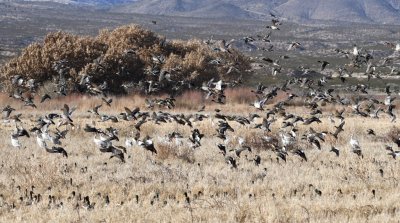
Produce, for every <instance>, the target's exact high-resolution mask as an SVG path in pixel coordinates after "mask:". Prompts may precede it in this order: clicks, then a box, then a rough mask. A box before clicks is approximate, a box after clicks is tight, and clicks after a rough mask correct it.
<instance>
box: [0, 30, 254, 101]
mask: <svg viewBox="0 0 400 223" xmlns="http://www.w3.org/2000/svg"><path fill="white" fill-rule="evenodd" d="M156 57H158V58H159V59H160V61H157V60H155V58H156ZM216 59H217V60H220V61H221V64H215V63H210V61H212V60H216ZM60 61H62V63H63V67H65V68H66V69H64V70H66V71H65V72H64V75H65V76H66V77H65V79H66V80H67V81H68V86H70V88H69V89H68V90H69V91H76V88H74V86H76V85H77V84H78V83H79V81H80V80H81V78H82V76H84V75H89V76H92V82H93V83H94V84H101V83H103V82H104V81H106V82H107V83H108V87H109V88H108V90H109V91H110V92H111V93H116V94H120V93H125V91H124V88H121V85H122V84H126V83H138V82H139V81H142V82H143V81H146V80H154V81H158V80H159V76H158V75H157V73H158V72H156V71H162V72H165V71H167V72H169V73H170V74H171V79H172V80H174V81H182V80H184V81H188V82H191V83H193V84H195V85H200V84H201V83H202V82H203V81H205V80H209V79H210V78H213V77H214V78H216V79H224V80H229V79H234V78H237V77H238V76H239V75H242V74H244V73H245V71H246V70H247V69H249V61H248V59H247V58H246V57H245V56H243V55H242V54H240V53H239V52H238V51H236V50H234V49H231V50H229V52H222V51H217V50H214V49H213V48H212V47H210V46H209V45H207V44H204V43H203V42H201V41H199V40H189V41H179V40H174V41H166V40H165V38H163V37H161V36H158V35H156V34H155V33H153V32H151V31H149V30H145V29H143V28H141V27H140V26H138V25H127V26H122V27H119V28H116V29H115V30H112V31H110V30H102V31H100V33H99V35H98V36H96V37H90V36H77V35H72V34H69V33H65V32H56V33H50V34H48V35H47V36H46V37H45V38H44V40H43V42H42V43H33V44H31V45H30V46H28V47H27V48H25V49H24V50H23V51H22V53H21V55H20V56H19V57H16V58H13V59H11V60H10V61H9V62H8V63H7V64H5V65H4V66H3V67H2V68H1V70H0V73H1V76H0V78H1V82H2V83H3V87H4V90H7V91H12V90H13V88H14V86H12V84H11V79H12V77H13V76H15V75H21V76H22V77H23V78H24V79H26V80H28V79H34V80H35V81H36V82H38V83H40V84H42V85H43V84H45V83H46V82H49V81H53V82H54V80H55V79H56V78H57V77H58V76H59V71H58V72H57V69H55V68H54V67H55V64H57V63H58V62H60ZM232 66H234V67H236V68H237V69H234V72H228V73H227V71H228V70H229V69H230V68H231V67H232ZM231 70H232V69H231ZM173 83H174V82H169V81H167V82H163V83H159V85H160V88H161V91H162V92H168V90H169V89H171V85H172V84H173Z"/></svg>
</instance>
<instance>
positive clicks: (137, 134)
mask: <svg viewBox="0 0 400 223" xmlns="http://www.w3.org/2000/svg"><path fill="white" fill-rule="evenodd" d="M272 16H273V19H272V23H271V24H270V25H268V26H266V29H267V30H269V33H268V34H266V35H259V36H258V37H259V38H260V40H262V41H264V42H269V43H270V42H271V40H270V36H271V32H270V31H279V30H280V26H281V25H282V23H281V22H280V21H279V19H278V18H277V17H276V16H275V15H272ZM254 41H256V38H253V37H245V38H244V42H245V43H246V44H251V43H252V42H254ZM207 44H209V45H210V47H211V48H212V49H213V50H217V51H223V52H226V53H229V47H230V46H229V43H228V44H227V43H226V42H225V41H223V42H222V44H221V43H218V44H217V43H215V42H213V41H212V40H209V41H207ZM387 45H388V46H390V47H393V49H394V54H393V56H392V57H390V58H385V59H384V63H383V64H382V63H381V65H380V66H389V65H388V64H391V63H393V61H395V60H396V59H398V56H397V54H396V52H399V51H400V46H399V44H392V43H387ZM299 47H301V43H299V42H293V43H290V46H289V48H288V51H291V50H295V49H297V48H299ZM271 49H272V48H270V49H269V50H268V51H271ZM262 50H263V49H262ZM336 51H337V52H338V53H339V54H342V55H345V56H346V57H347V58H349V60H350V64H351V66H353V67H359V68H361V67H364V66H365V67H367V70H366V72H365V74H366V75H367V76H368V80H367V81H369V80H370V78H381V76H382V74H381V73H379V72H377V69H376V68H377V66H378V65H375V64H374V62H373V55H372V54H371V53H370V52H364V53H363V52H361V50H358V49H357V47H354V49H353V51H352V52H350V51H345V50H336ZM262 60H263V61H264V62H266V63H267V64H270V65H271V66H272V67H273V68H274V75H276V74H277V73H279V72H281V65H280V64H279V61H277V60H272V59H270V58H262ZM210 62H212V61H210ZM318 63H320V71H321V72H323V71H324V70H325V69H326V68H327V67H328V66H330V63H329V62H328V61H323V60H320V61H318ZM54 69H56V70H57V71H58V73H59V74H60V77H59V78H58V79H57V81H56V83H55V85H56V86H57V90H56V91H54V92H53V93H55V94H57V95H59V96H64V95H67V87H66V78H65V76H64V75H65V70H67V68H66V67H64V65H63V63H56V64H55V65H54ZM307 72H309V69H306V68H304V73H307ZM338 72H339V76H338V77H337V78H338V79H340V81H341V82H342V83H346V78H347V77H348V76H351V74H349V72H348V71H347V70H346V69H345V68H344V67H339V68H338ZM346 74H347V76H346ZM334 78H335V77H332V76H329V75H324V76H323V77H322V78H320V79H319V80H314V79H312V78H307V77H294V78H290V79H288V80H286V81H284V82H283V83H281V84H279V85H275V86H265V85H263V84H261V83H260V84H258V85H257V86H256V87H255V88H254V89H252V90H251V92H252V93H253V94H254V97H255V98H256V100H255V101H254V102H253V103H251V104H249V111H250V112H249V114H245V115H238V114H236V115H230V114H226V113H224V112H223V111H222V110H221V109H222V107H221V109H215V111H206V105H204V106H201V107H200V108H199V109H198V111H196V112H194V113H186V114H183V113H181V114H174V113H172V112H167V111H165V110H168V109H173V108H174V107H175V100H176V99H175V98H174V97H173V96H171V97H166V98H156V99H154V98H152V99H150V98H148V99H146V101H145V102H146V104H145V107H146V109H145V110H143V109H140V108H139V107H135V108H128V107H125V108H124V110H123V111H120V112H119V114H118V115H112V114H106V113H103V112H101V109H102V107H103V106H108V107H112V106H113V100H112V98H109V97H108V96H107V93H106V92H107V83H106V82H105V83H103V84H101V85H96V84H94V83H92V81H91V77H90V76H83V77H82V81H81V82H80V86H79V89H80V90H81V91H83V92H86V93H89V94H94V95H98V96H99V97H100V98H101V103H100V104H98V105H96V106H94V107H93V108H91V109H90V110H88V111H87V112H88V113H90V114H91V115H92V117H94V119H92V120H91V121H93V122H94V121H95V120H97V122H102V123H111V124H112V123H117V122H126V123H129V124H132V123H133V126H134V129H132V131H129V132H131V135H127V136H125V143H124V144H123V143H119V142H120V137H121V136H120V135H119V130H118V129H117V128H115V127H108V128H105V129H101V128H96V127H95V125H93V124H91V125H90V124H86V125H85V127H84V128H83V130H84V131H85V132H87V133H89V134H92V136H93V138H92V141H93V144H94V145H95V146H96V147H97V148H98V149H99V150H98V151H99V152H100V153H108V154H110V159H111V158H116V159H118V160H120V161H121V162H122V163H124V162H126V157H125V156H126V155H125V154H126V153H127V151H129V149H130V148H132V147H135V146H137V147H141V148H143V149H144V151H146V152H148V153H150V154H152V155H154V156H156V155H157V153H158V150H157V143H156V142H157V141H159V142H160V143H172V144H174V145H175V146H188V147H191V148H193V149H201V147H202V143H203V142H204V140H218V141H217V143H216V144H215V152H216V153H217V154H218V153H220V154H222V156H224V157H225V161H226V162H227V163H228V164H229V165H231V167H232V168H238V166H239V165H240V162H248V161H251V162H254V164H255V165H257V166H258V165H260V163H261V162H262V157H260V155H259V154H254V155H253V157H254V158H251V159H241V154H242V153H243V152H244V151H248V152H249V153H254V151H256V150H255V149H254V148H252V145H251V142H248V141H247V140H246V139H244V138H242V137H240V136H235V128H233V127H232V126H233V124H232V123H238V124H239V125H240V126H244V127H246V128H252V129H256V130H257V131H260V132H261V133H262V135H263V137H262V139H261V140H263V141H264V143H265V144H264V145H266V148H265V149H269V150H271V151H272V152H273V153H275V154H276V157H277V160H278V161H279V160H283V161H285V162H286V160H287V157H288V156H289V154H293V155H296V156H299V157H300V158H301V159H302V160H304V161H307V155H306V153H307V150H306V149H305V148H302V147H301V146H300V143H299V142H304V143H306V144H307V145H308V147H309V148H315V149H318V150H321V149H323V144H324V143H326V142H325V139H326V138H327V137H329V136H330V137H333V138H335V139H338V138H339V137H341V135H342V133H343V132H344V127H345V124H346V115H349V114H350V115H353V116H359V117H360V118H361V119H372V120H376V122H381V121H383V119H385V117H387V119H388V120H389V121H390V122H391V123H396V111H395V108H396V105H395V102H396V96H395V94H397V93H398V92H393V90H392V89H391V86H390V85H386V88H385V94H386V96H385V97H384V99H381V97H380V96H374V95H370V94H369V91H370V89H369V86H368V85H367V84H363V83H361V81H360V83H357V84H354V85H351V84H348V85H347V87H345V89H343V90H340V89H335V88H330V86H329V82H330V81H331V80H332V79H334ZM168 79H169V81H174V80H173V74H169V76H168ZM175 82H176V85H180V86H182V85H184V83H180V81H175ZM11 84H12V86H13V88H14V89H15V90H14V92H13V93H12V94H10V97H11V98H14V99H16V100H17V101H21V102H22V103H24V106H28V107H32V108H33V109H36V108H37V107H38V106H37V105H36V103H37V102H35V98H34V95H35V93H36V88H37V86H38V84H37V83H35V80H33V79H30V80H25V79H24V78H23V77H22V76H19V75H18V76H14V77H13V78H12V79H11ZM240 84H242V79H241V78H239V79H237V80H234V81H229V82H228V81H223V80H219V81H216V80H214V79H211V80H210V81H208V82H205V83H203V85H202V86H195V87H197V88H198V89H200V90H201V91H202V92H204V95H205V98H206V99H207V100H209V102H210V103H215V104H220V105H223V104H225V103H226V102H227V95H226V94H225V92H226V89H227V88H234V87H235V86H238V85H240ZM145 88H146V89H147V90H146V93H152V92H157V90H156V89H155V88H157V84H156V81H154V82H147V85H146V86H145ZM295 92H300V93H295ZM343 92H345V93H346V94H342V93H343ZM51 94H52V93H47V94H44V95H42V96H40V98H39V100H38V102H39V103H40V104H43V103H46V102H47V101H49V100H54V99H53V97H54V96H50V95H51ZM278 95H286V96H285V99H283V100H276V99H277V96H278ZM351 95H353V96H352V97H350V96H351ZM55 100H56V99H55ZM296 100H298V101H301V102H302V103H303V104H304V108H305V109H306V111H307V112H306V114H305V115H303V116H301V115H299V114H295V113H291V112H290V111H289V110H290V109H289V108H290V107H289V106H291V105H292V103H293V102H294V101H296ZM324 104H332V105H334V106H335V107H336V108H340V109H338V110H336V111H335V112H334V113H332V114H329V113H328V112H324V107H323V105H324ZM157 108H158V111H157V112H156V111H154V110H156V109H157ZM75 110H76V107H70V106H69V105H67V104H65V105H64V106H63V107H62V108H61V109H60V112H56V113H48V114H44V115H42V116H40V117H39V118H38V119H37V121H36V124H35V125H34V126H31V128H30V129H28V130H27V129H25V128H24V126H23V124H22V121H21V119H22V115H21V113H18V114H15V113H16V112H17V111H16V109H15V108H13V107H11V106H10V105H6V106H5V107H4V108H3V109H2V112H3V122H4V123H8V124H10V125H13V126H14V127H15V128H14V131H13V132H12V133H11V136H10V138H11V145H12V146H13V147H15V148H20V149H22V148H24V147H25V146H24V145H22V143H21V141H20V138H21V137H27V138H30V137H31V135H32V134H33V135H35V137H36V143H37V145H38V147H39V148H41V149H44V150H45V151H47V152H48V153H56V154H61V155H62V156H64V157H66V158H68V152H67V150H66V149H65V148H63V147H62V145H63V141H64V140H66V139H67V136H68V133H69V131H70V129H71V128H74V127H76V126H75V124H74V123H75V122H74V120H73V119H74V112H75ZM383 114H384V115H383ZM322 117H328V118H329V120H330V121H331V122H332V124H331V125H333V126H332V127H333V128H334V129H335V131H333V132H332V131H329V130H328V129H327V130H326V131H316V130H314V129H313V128H312V127H309V129H308V131H306V132H305V133H304V134H302V135H299V134H298V131H299V126H301V125H303V126H308V125H311V124H313V123H317V124H319V123H322V120H321V119H322ZM204 121H211V122H212V123H213V125H215V126H216V130H215V133H208V132H207V133H205V132H203V133H202V132H201V131H200V129H199V128H196V125H197V123H199V122H204ZM146 123H153V124H154V125H162V124H165V123H177V124H178V125H182V126H187V128H188V129H190V132H191V134H190V135H189V136H185V134H184V133H182V132H171V133H169V134H167V135H166V136H165V137H161V136H149V135H146V136H144V137H143V136H142V134H141V128H142V126H143V125H145V124H146ZM274 123H275V124H276V125H277V126H278V127H279V129H280V130H279V131H277V132H276V131H272V128H271V126H272V125H273V124H274ZM64 127H65V129H64V130H61V129H62V128H64ZM399 132H400V131H399ZM365 133H366V134H368V135H371V136H375V135H376V133H375V131H374V130H373V129H365ZM154 137H157V138H155V139H154ZM233 139H238V146H237V147H236V148H229V143H230V142H231V141H232V140H233ZM391 140H392V141H393V143H394V144H387V145H385V146H384V147H385V149H386V150H387V151H388V155H390V156H392V157H393V158H396V157H398V156H400V151H398V150H395V149H394V146H397V148H399V147H400V134H397V135H396V134H394V135H392V136H391ZM349 145H350V147H351V151H352V152H353V153H355V154H356V155H357V156H359V157H363V151H362V146H361V145H360V143H359V141H358V140H357V138H356V137H355V136H354V134H352V136H351V139H350V141H349ZM329 147H330V151H331V152H333V153H334V154H335V155H336V156H340V149H338V146H336V145H330V146H329ZM89 203H90V202H89Z"/></svg>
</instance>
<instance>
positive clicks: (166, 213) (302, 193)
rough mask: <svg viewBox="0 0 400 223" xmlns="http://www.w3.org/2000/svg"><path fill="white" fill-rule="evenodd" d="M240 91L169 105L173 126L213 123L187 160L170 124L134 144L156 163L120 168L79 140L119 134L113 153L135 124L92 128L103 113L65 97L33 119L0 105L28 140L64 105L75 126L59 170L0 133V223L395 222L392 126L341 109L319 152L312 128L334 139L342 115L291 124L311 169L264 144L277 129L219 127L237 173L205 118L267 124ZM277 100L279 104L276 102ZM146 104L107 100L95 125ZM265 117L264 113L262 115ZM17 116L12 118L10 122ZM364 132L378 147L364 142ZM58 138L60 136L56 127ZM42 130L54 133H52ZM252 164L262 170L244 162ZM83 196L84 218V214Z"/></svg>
mask: <svg viewBox="0 0 400 223" xmlns="http://www.w3.org/2000/svg"><path fill="white" fill-rule="evenodd" d="M248 92H249V89H237V90H228V91H227V92H226V95H227V103H226V104H225V105H216V104H211V103H210V102H205V101H204V99H203V96H202V95H201V94H200V93H197V92H189V93H186V94H184V95H183V96H180V97H178V98H177V101H176V107H175V108H173V109H171V110H168V111H167V112H170V113H172V114H180V113H184V114H190V113H196V112H197V110H198V108H199V107H201V105H203V104H206V109H205V111H204V112H202V114H207V115H209V116H210V118H206V119H204V120H203V121H198V122H194V123H193V128H198V129H199V130H200V132H201V133H203V134H205V136H204V138H203V139H202V140H201V146H200V147H198V148H195V149H193V148H191V143H190V142H189V139H188V138H189V136H190V134H191V130H192V129H191V128H190V127H189V126H182V125H178V124H177V123H175V122H171V123H165V124H155V123H154V122H153V121H149V122H147V123H145V124H144V125H143V126H142V127H141V136H142V137H144V136H146V135H149V136H151V137H152V138H153V141H154V145H155V148H156V149H157V151H158V153H157V155H152V154H151V153H150V152H149V151H146V150H145V149H144V148H142V147H140V146H138V145H134V146H133V147H131V148H127V151H126V154H125V161H126V162H125V163H122V162H121V161H119V160H118V159H115V158H113V159H110V155H109V154H107V153H101V152H100V151H99V149H98V147H97V146H96V145H95V144H94V142H93V137H94V135H93V134H92V133H87V132H85V131H83V127H84V126H85V125H86V124H90V125H94V126H96V127H97V128H106V127H109V126H113V127H115V128H117V129H118V132H119V133H118V136H119V139H120V141H119V142H114V145H121V146H124V142H125V139H126V138H127V137H128V136H131V134H133V135H134V134H135V133H136V130H135V128H134V127H133V125H134V124H135V123H136V122H137V121H119V122H118V123H111V122H109V121H108V122H100V121H99V119H98V118H96V117H94V116H92V115H91V114H89V113H88V112H87V110H88V109H90V108H91V107H93V106H94V105H96V104H99V103H101V98H96V97H85V96H73V95H71V96H67V97H64V98H60V99H53V100H50V101H48V102H46V103H43V104H40V103H37V106H38V108H37V109H31V108H28V107H24V106H23V105H22V104H21V103H19V102H15V101H11V100H9V99H8V96H6V95H3V96H1V102H2V104H1V107H5V105H7V104H9V105H11V106H12V107H14V108H15V109H16V111H15V114H18V113H21V114H22V116H21V125H22V126H23V127H24V128H26V129H30V128H32V127H33V126H35V120H36V119H37V118H38V117H39V116H43V115H44V114H48V113H50V112H55V113H61V110H60V109H61V108H62V107H63V105H64V104H65V103H67V104H69V106H70V107H74V106H76V107H77V110H76V111H75V112H74V113H73V115H72V118H73V121H74V125H75V126H74V127H67V128H68V129H69V132H68V134H67V137H66V139H64V140H62V147H63V148H65V150H66V151H67V152H68V158H65V157H63V156H62V155H61V154H50V153H47V152H46V151H45V150H44V149H41V148H39V146H38V145H37V144H36V140H35V138H36V136H35V135H34V134H33V133H31V137H30V138H25V137H24V138H21V139H20V142H21V144H22V148H21V149H16V148H13V146H12V145H11V141H10V135H11V134H12V132H13V128H14V124H12V123H1V125H0V129H1V131H0V139H1V141H2V143H1V144H0V157H1V168H0V179H1V180H0V221H1V222H28V221H35V222H398V219H400V195H399V193H398V191H399V190H400V186H399V180H400V172H399V171H398V170H399V169H400V164H399V161H398V160H395V159H393V158H392V157H391V156H389V155H387V153H388V152H387V151H386V150H385V144H387V145H390V146H393V148H394V149H395V150H396V149H397V146H396V145H395V144H394V143H392V141H391V140H390V138H389V137H388V133H389V131H391V129H393V128H397V129H399V125H398V123H396V122H395V123H392V122H390V119H389V118H387V115H386V114H381V115H380V116H381V117H380V119H372V118H369V117H368V118H362V117H359V116H355V115H353V114H351V108H348V107H346V114H345V118H346V119H345V121H346V125H345V126H344V129H345V131H344V132H342V133H341V134H340V135H339V138H338V139H337V140H336V139H334V138H333V137H332V136H331V135H330V134H328V135H327V136H326V138H325V142H324V143H321V144H322V149H321V150H318V149H316V148H315V147H312V146H310V144H309V143H307V141H305V140H301V136H302V134H303V133H305V132H307V131H308V130H309V128H310V127H312V128H314V129H315V130H316V131H328V132H333V131H334V130H335V129H334V125H338V124H339V121H338V120H336V124H333V123H331V122H330V120H328V115H329V114H330V113H332V112H333V111H334V110H335V109H339V107H340V106H333V105H328V106H325V107H321V108H322V110H323V115H320V117H321V120H322V123H321V124H317V123H313V124H311V125H309V126H307V125H303V124H301V123H299V124H298V125H297V126H296V127H297V128H298V129H299V131H298V132H297V135H298V137H297V138H298V139H297V142H298V143H297V145H298V146H299V147H300V148H301V149H303V150H304V151H305V153H306V155H307V158H308V161H307V162H306V161H304V160H302V159H301V158H300V157H299V156H296V155H294V154H292V153H290V152H289V154H288V156H287V162H284V161H283V160H282V159H279V158H277V155H276V152H274V151H273V150H272V149H271V148H270V147H269V146H268V145H267V143H266V142H265V141H263V140H262V137H263V136H265V135H269V136H273V137H275V136H278V135H279V132H280V131H282V129H281V123H282V117H279V116H277V117H276V118H277V119H278V120H277V121H275V122H274V123H273V124H272V125H271V128H272V132H271V133H266V132H264V131H262V130H260V129H254V128H252V126H254V123H260V122H261V119H260V118H256V119H255V120H254V123H252V124H250V125H240V124H238V123H237V122H235V121H228V123H230V125H231V126H232V127H233V128H234V129H235V131H234V132H228V133H227V136H228V138H229V141H227V142H226V145H227V153H228V154H227V155H230V156H232V157H234V158H235V159H236V162H237V168H232V166H231V165H229V164H228V163H226V161H225V157H224V155H223V154H221V153H220V152H219V150H218V147H217V144H219V143H223V140H222V139H219V138H217V137H215V136H216V133H217V132H216V130H215V129H216V128H217V123H218V120H217V119H215V118H213V117H214V115H215V111H214V109H215V108H219V109H221V110H222V112H223V114H230V115H242V116H245V117H248V115H249V112H250V113H257V114H259V115H260V116H261V117H264V116H265V111H264V112H261V111H257V110H256V109H255V108H251V107H250V106H249V105H248V102H249V101H251V100H254V98H253V97H252V96H251V95H250V93H248ZM278 98H279V97H278ZM144 104H145V103H144V98H142V97H140V96H126V97H120V98H114V101H113V102H112V107H110V108H108V107H107V106H105V105H103V106H102V108H100V111H99V112H100V113H101V114H113V115H118V114H119V113H120V112H123V108H124V107H129V108H133V107H135V106H139V107H140V108H141V109H142V110H148V111H150V112H153V111H155V112H157V111H158V110H163V111H165V109H159V108H157V107H156V108H154V110H153V111H152V110H149V109H146V108H145V106H144ZM271 107H272V102H271V103H270V104H269V105H267V106H266V108H265V109H266V110H268V109H270V108H271ZM286 110H287V112H288V113H289V112H290V113H294V114H297V115H301V116H304V117H307V116H308V113H309V110H308V109H305V108H304V107H300V106H289V107H287V109H286ZM13 114H14V113H13ZM368 128H372V129H374V130H375V132H376V136H371V135H367V132H366V130H367V129H368ZM60 129H62V130H63V129H65V126H62V127H61V128H60ZM51 130H54V128H53V127H52V128H51ZM172 131H177V132H180V133H182V135H183V139H181V140H180V141H181V142H180V144H179V145H178V144H176V143H175V142H174V141H173V142H166V138H165V135H166V134H168V133H171V132H172ZM351 135H354V136H355V137H356V138H357V139H358V140H359V142H360V147H361V149H362V153H363V158H361V157H359V156H357V155H356V154H354V153H352V152H351V146H350V144H349V140H350V137H351ZM239 137H242V138H244V139H245V144H246V145H248V146H250V147H251V148H252V151H251V152H249V151H244V152H243V153H242V154H241V155H240V157H237V156H236V155H235V152H234V151H229V150H231V149H236V148H237V147H238V146H239V144H238V138H239ZM331 146H335V147H336V148H338V149H339V150H340V156H339V157H337V156H336V155H335V154H334V153H332V152H329V150H330V149H331ZM256 155H259V156H260V157H261V162H260V165H258V166H257V165H255V162H254V161H253V159H254V158H255V156H256ZM86 196H88V197H89V199H90V203H91V205H93V207H90V208H87V207H85V205H84V202H83V200H84V197H86Z"/></svg>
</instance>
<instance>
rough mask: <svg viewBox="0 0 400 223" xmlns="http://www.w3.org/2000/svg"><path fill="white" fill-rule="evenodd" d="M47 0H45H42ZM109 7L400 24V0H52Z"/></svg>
mask: <svg viewBox="0 0 400 223" xmlns="http://www.w3.org/2000/svg"><path fill="white" fill-rule="evenodd" d="M40 1H43V0H40ZM48 1H55V2H63V3H67V4H75V5H85V6H87V5H93V6H97V7H103V8H104V7H107V8H108V9H110V10H111V11H113V12H118V13H139V14H153V15H174V16H187V17H203V18H223V17H225V18H226V17H228V18H248V19H260V18H266V16H268V15H269V13H270V12H273V13H274V14H277V15H279V16H281V17H284V18H287V19H289V20H292V21H299V22H307V21H321V20H322V21H342V22H363V23H380V24H399V25H400V0H268V1H267V0H218V1H215V0H48Z"/></svg>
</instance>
